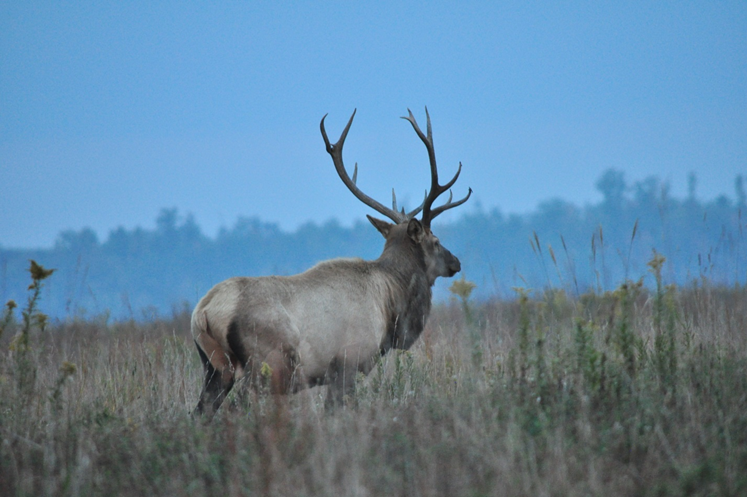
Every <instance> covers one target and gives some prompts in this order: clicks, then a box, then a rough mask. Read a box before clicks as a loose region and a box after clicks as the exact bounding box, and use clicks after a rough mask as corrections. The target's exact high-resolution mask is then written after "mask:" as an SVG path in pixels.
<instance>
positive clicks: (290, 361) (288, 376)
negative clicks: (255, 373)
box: [260, 345, 298, 394]
mask: <svg viewBox="0 0 747 497" xmlns="http://www.w3.org/2000/svg"><path fill="white" fill-rule="evenodd" d="M264 362H265V363H266V364H267V366H269V367H270V369H269V374H270V376H269V378H268V380H269V385H268V386H269V388H270V393H272V394H288V393H291V392H293V391H294V389H295V385H294V381H295V378H294V373H295V372H296V366H297V364H298V357H297V353H296V351H295V349H293V348H292V347H290V346H287V345H286V346H284V347H281V348H279V349H275V350H273V351H271V352H270V353H269V354H268V355H267V357H266V358H265V361H264ZM260 374H263V373H261V372H260ZM265 381H267V380H265Z"/></svg>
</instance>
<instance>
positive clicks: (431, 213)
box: [402, 107, 472, 228]
mask: <svg viewBox="0 0 747 497" xmlns="http://www.w3.org/2000/svg"><path fill="white" fill-rule="evenodd" d="M407 113H408V114H409V116H407V117H403V118H402V119H405V120H407V121H409V122H410V124H412V127H413V129H414V130H415V132H416V133H417V134H418V136H419V137H420V139H421V140H422V142H423V143H424V144H425V148H426V149H427V150H428V160H429V161H430V164H431V189H430V191H429V192H428V193H427V195H426V197H425V200H424V201H423V205H422V208H423V220H422V223H423V226H425V227H426V228H430V226H431V221H432V220H433V219H434V218H435V217H436V216H438V215H439V214H441V213H442V212H444V211H446V210H448V209H452V208H454V207H456V206H458V205H462V204H463V203H465V202H466V201H467V199H468V198H469V197H470V195H472V188H470V189H469V192H467V196H466V197H464V198H463V199H461V200H458V201H456V202H452V201H451V199H452V194H451V190H450V188H451V187H452V186H454V183H456V180H457V178H459V174H460V173H461V172H462V163H461V162H460V163H459V169H457V172H456V174H455V175H454V177H453V178H451V181H449V182H448V183H446V184H445V185H439V184H438V166H436V152H435V150H434V148H433V132H432V130H431V116H430V115H429V114H428V107H426V108H425V117H426V119H427V121H428V122H427V124H426V130H427V133H428V135H427V136H426V135H424V134H423V132H422V131H421V130H420V126H418V123H417V121H415V116H413V115H412V111H411V110H410V109H407ZM446 190H449V200H448V201H447V202H446V203H445V204H443V205H441V206H439V207H436V208H435V209H431V206H432V205H433V202H434V201H435V200H436V199H437V198H438V197H439V195H441V194H442V193H444V192H445V191H446Z"/></svg>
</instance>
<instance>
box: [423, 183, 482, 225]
mask: <svg viewBox="0 0 747 497" xmlns="http://www.w3.org/2000/svg"><path fill="white" fill-rule="evenodd" d="M470 195H472V188H470V189H469V191H468V192H467V196H466V197H464V198H463V199H461V200H458V201H456V202H452V201H451V190H449V201H448V202H446V203H445V204H444V205H441V206H439V207H437V208H435V209H433V210H431V219H433V218H435V217H436V216H438V215H439V214H441V213H442V212H443V211H445V210H448V209H451V208H453V207H456V206H458V205H462V204H463V203H465V202H466V201H467V199H469V197H470Z"/></svg>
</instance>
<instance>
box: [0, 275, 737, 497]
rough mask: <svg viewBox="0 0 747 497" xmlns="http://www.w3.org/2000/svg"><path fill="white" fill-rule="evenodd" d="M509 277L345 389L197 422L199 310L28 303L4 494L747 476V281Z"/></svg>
mask: <svg viewBox="0 0 747 497" xmlns="http://www.w3.org/2000/svg"><path fill="white" fill-rule="evenodd" d="M652 269H653V270H654V273H656V271H657V268H656V266H653V267H652ZM36 283H37V284H41V281H37V282H36ZM32 287H33V285H32ZM33 293H34V289H33V288H32V289H31V290H30V294H31V297H30V298H33ZM463 295H466V293H463ZM517 295H518V296H517V298H516V299H515V300H512V301H495V302H484V303H472V302H470V301H469V300H468V299H464V300H461V301H460V300H458V299H457V298H456V297H455V299H454V301H453V302H452V303H450V304H444V305H439V306H437V307H436V308H435V309H434V311H433V313H432V315H431V318H430V320H429V324H428V326H427V328H426V331H425V333H424V336H423V337H422V338H421V339H420V340H419V341H418V343H417V344H416V346H415V347H414V348H413V349H412V350H411V351H409V352H404V353H397V354H394V353H393V354H390V355H389V356H387V357H386V358H385V359H384V360H383V361H382V362H381V363H380V365H379V366H378V367H377V368H376V369H374V371H373V372H372V373H371V374H370V375H369V376H368V377H367V378H359V385H358V394H357V395H356V396H355V398H351V399H348V404H347V406H346V407H345V408H344V409H339V410H336V411H334V412H325V410H324V408H323V395H324V390H323V388H315V389H311V390H308V391H306V392H303V393H301V394H298V395H296V396H293V397H291V398H290V399H289V400H288V401H287V402H286V401H283V400H282V399H276V398H273V397H270V396H265V395H261V394H260V395H253V394H250V393H248V392H246V391H245V390H244V391H242V390H241V389H235V391H234V392H232V394H231V396H230V398H229V400H228V401H227V402H226V403H225V404H224V406H223V407H222V408H221V411H219V415H218V416H216V418H215V419H214V420H213V422H212V423H210V424H207V425H205V424H202V423H200V422H197V421H195V420H193V419H192V418H191V417H190V415H189V412H190V411H191V409H192V408H194V405H195V404H196V401H197V396H198V394H199V391H200V386H201V381H202V370H201V366H200V363H199V359H198V356H197V353H196V351H195V349H194V346H193V344H192V341H191V337H190V335H189V314H188V312H187V310H184V311H183V312H175V314H174V316H173V317H172V318H169V319H161V320H157V321H153V322H149V323H136V322H124V323H107V322H106V320H105V319H103V318H102V319H101V320H100V321H98V322H97V321H96V320H89V321H71V322H66V323H60V324H54V323H52V324H46V323H45V322H44V319H43V318H42V319H40V313H39V311H38V310H36V308H35V306H36V303H34V304H33V305H31V308H29V304H27V305H26V310H27V316H28V318H27V319H26V320H24V319H23V318H18V316H16V318H15V319H10V318H8V319H6V320H5V321H4V332H3V335H2V336H0V438H1V439H2V443H1V444H0V494H2V495H3V496H6V495H7V496H13V495H29V496H32V495H33V496H40V495H54V496H66V495H71V496H76V495H85V496H93V495H107V496H113V495H124V496H129V495H132V496H141V495H170V496H171V495H173V496H181V495H195V496H202V495H216V496H234V495H294V496H303V495H345V496H347V495H351V496H353V495H401V496H417V495H423V496H430V495H434V496H435V495H444V496H483V495H485V496H489V495H527V496H543V495H557V496H566V495H604V496H613V495H614V496H616V495H631V496H633V495H636V496H637V495H673V496H674V495H747V290H745V289H744V288H728V289H727V288H717V287H711V286H709V285H708V284H707V283H698V284H697V285H693V286H691V287H688V288H674V287H662V286H661V285H660V286H659V289H658V290H654V291H647V290H646V289H645V288H643V287H641V286H639V285H638V284H635V283H628V284H626V285H623V286H621V287H620V288H618V289H617V290H616V291H614V292H608V293H605V294H586V295H581V296H580V297H574V298H570V297H569V296H567V295H566V293H564V292H563V291H559V290H555V291H546V292H544V293H530V294H527V293H526V292H521V291H520V292H519V293H518V294H517ZM39 306H40V307H41V308H42V309H43V301H42V302H40V303H39ZM21 307H24V306H23V305H22V306H21ZM16 315H20V313H18V312H17V311H16Z"/></svg>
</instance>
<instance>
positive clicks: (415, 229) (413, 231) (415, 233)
mask: <svg viewBox="0 0 747 497" xmlns="http://www.w3.org/2000/svg"><path fill="white" fill-rule="evenodd" d="M407 235H408V236H409V237H410V238H411V239H412V241H414V242H415V243H420V242H422V241H423V238H425V230H424V229H423V225H422V224H420V221H418V220H417V219H414V218H413V219H410V222H409V223H408V224H407Z"/></svg>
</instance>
